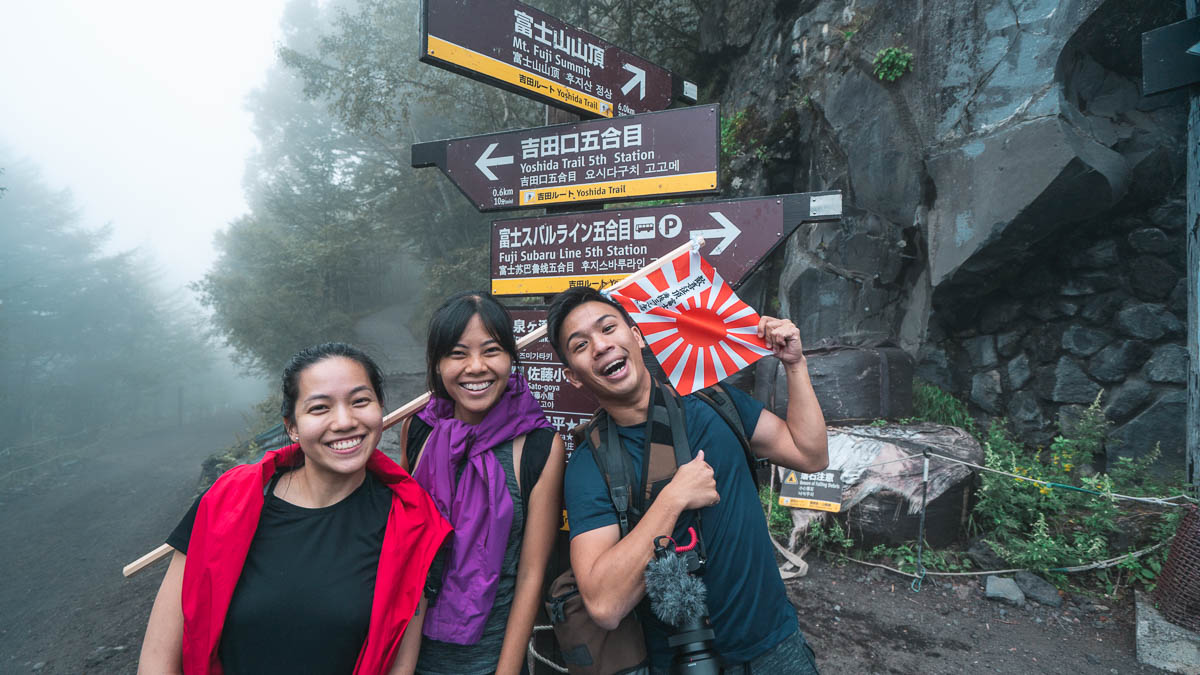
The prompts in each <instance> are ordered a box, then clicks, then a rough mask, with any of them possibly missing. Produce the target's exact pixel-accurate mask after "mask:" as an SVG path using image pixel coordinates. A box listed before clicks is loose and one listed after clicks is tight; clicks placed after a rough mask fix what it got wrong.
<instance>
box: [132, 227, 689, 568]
mask: <svg viewBox="0 0 1200 675" xmlns="http://www.w3.org/2000/svg"><path fill="white" fill-rule="evenodd" d="M692 246H695V247H696V248H697V249H699V248H701V247H703V246H704V237H695V238H693V239H692V240H691V241H689V242H687V243H686V244H681V245H679V246H678V247H676V248H675V249H673V250H672V251H670V252H669V253H667V254H666V255H664V256H663V257H661V258H659V259H658V260H655V261H654V262H652V263H650V264H649V265H646V266H645V267H643V268H642V269H640V270H638V271H636V272H634V273H633V274H630V275H629V276H627V277H625V278H624V279H622V280H620V281H618V282H617V283H615V284H613V285H612V286H610V287H609V289H610V290H614V291H619V290H621V289H622V288H625V287H626V286H628V285H630V284H632V283H633V282H635V281H638V280H640V279H643V278H645V277H646V276H647V275H649V274H651V273H653V272H654V271H655V270H657V269H658V268H660V267H662V266H663V265H666V264H667V262H669V261H670V260H671V258H674V257H675V256H677V255H679V254H681V253H683V252H685V251H687V250H688V249H690V248H691V247H692ZM543 337H546V324H542V325H541V326H538V328H537V330H535V331H533V332H531V333H529V334H528V335H526V336H525V337H523V338H521V339H520V340H517V349H521V348H523V347H527V346H529V345H531V344H533V343H534V342H537V341H538V340H540V339H542V338H543ZM431 396H432V394H430V393H429V392H425V393H424V394H421V395H420V396H418V397H416V398H414V399H413V400H411V401H409V402H408V403H405V404H404V405H402V406H400V407H399V408H396V409H395V410H393V411H392V412H390V413H388V414H387V415H385V416H384V417H383V428H384V429H391V428H392V427H394V426H396V425H397V424H399V423H400V422H403V421H404V420H405V419H407V418H409V417H412V416H413V415H415V414H417V413H419V412H421V410H422V409H423V408H424V407H425V406H426V405H428V404H429V399H430V397H431ZM174 550H175V549H173V548H171V547H170V546H169V545H167V544H163V545H162V546H159V547H158V548H156V549H154V550H153V551H151V552H149V553H147V554H146V555H144V556H142V557H140V558H138V559H137V560H135V561H133V562H131V563H129V564H128V565H126V566H125V568H124V569H123V570H122V574H124V575H125V576H127V577H128V576H133V575H134V574H137V573H138V572H140V571H142V570H143V569H144V568H146V567H148V566H149V565H150V564H151V563H154V562H156V561H158V560H159V559H160V558H165V557H167V555H168V554H170V553H171V552H172V551H174Z"/></svg>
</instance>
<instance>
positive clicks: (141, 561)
mask: <svg viewBox="0 0 1200 675" xmlns="http://www.w3.org/2000/svg"><path fill="white" fill-rule="evenodd" d="M174 550H175V549H173V548H171V545H170V544H163V545H162V546H159V547H158V548H156V549H154V550H153V551H150V552H149V553H147V554H146V555H144V556H142V557H140V558H138V559H137V560H134V561H133V562H131V563H129V564H128V565H126V566H125V567H124V568H123V569H122V570H121V574H123V575H125V576H127V577H131V576H133V575H135V574H137V573H138V572H141V571H142V568H143V567H146V566H148V565H149V564H150V563H152V562H155V561H156V560H158V559H159V558H164V557H166V556H168V555H170V553H171V552H172V551H174Z"/></svg>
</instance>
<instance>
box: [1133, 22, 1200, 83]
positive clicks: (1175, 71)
mask: <svg viewBox="0 0 1200 675" xmlns="http://www.w3.org/2000/svg"><path fill="white" fill-rule="evenodd" d="M1197 82H1200V17H1193V18H1191V19H1185V20H1183V21H1178V22H1176V23H1173V24H1170V25H1168V26H1163V27H1162V28H1155V29H1154V30H1151V31H1146V32H1145V33H1142V96H1150V95H1152V94H1161V93H1164V92H1168V91H1171V90H1172V89H1178V88H1180V87H1186V86H1188V85H1189V84H1196V83H1197Z"/></svg>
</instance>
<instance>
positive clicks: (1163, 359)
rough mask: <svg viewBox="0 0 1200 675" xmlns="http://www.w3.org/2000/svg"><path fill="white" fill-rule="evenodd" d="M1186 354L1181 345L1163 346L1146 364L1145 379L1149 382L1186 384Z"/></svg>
mask: <svg viewBox="0 0 1200 675" xmlns="http://www.w3.org/2000/svg"><path fill="white" fill-rule="evenodd" d="M1187 366H1188V353H1187V349H1186V348H1184V347H1183V346H1182V345H1163V346H1161V347H1159V348H1158V349H1155V350H1154V356H1151V357H1150V360H1149V361H1147V362H1146V369H1145V370H1146V379H1147V380H1150V381H1151V382H1166V383H1171V384H1183V383H1185V382H1187Z"/></svg>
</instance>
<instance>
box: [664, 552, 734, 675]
mask: <svg viewBox="0 0 1200 675" xmlns="http://www.w3.org/2000/svg"><path fill="white" fill-rule="evenodd" d="M695 536H696V534H695V531H694V530H692V537H693V542H694V541H695ZM663 540H666V541H665V543H660V542H663ZM689 548H690V547H689ZM694 567H695V561H694V560H689V558H688V557H684V556H680V555H678V554H677V553H676V548H675V544H674V542H672V541H671V539H670V538H669V537H658V538H657V539H655V545H654V560H651V561H650V564H649V565H647V566H646V573H645V577H646V596H647V597H649V598H650V609H651V611H653V612H654V615H655V616H657V617H658V618H659V620H660V621H662V622H663V623H665V624H667V625H668V626H672V627H674V628H675V630H674V631H672V633H671V635H670V636H669V637H668V638H667V644H668V645H669V646H670V647H671V648H672V649H674V650H675V657H674V659H673V660H672V662H671V672H672V673H677V674H686V675H708V674H710V673H711V674H712V675H718V674H719V673H720V672H721V665H720V663H719V661H718V660H717V652H716V650H715V649H714V648H713V645H712V640H713V637H714V636H715V634H714V633H713V629H712V625H711V624H709V622H708V605H707V594H708V591H707V589H706V588H705V586H704V581H703V580H701V579H700V578H699V577H696V576H693V575H692V573H691V571H692V569H694Z"/></svg>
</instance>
